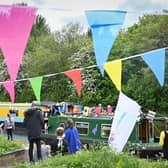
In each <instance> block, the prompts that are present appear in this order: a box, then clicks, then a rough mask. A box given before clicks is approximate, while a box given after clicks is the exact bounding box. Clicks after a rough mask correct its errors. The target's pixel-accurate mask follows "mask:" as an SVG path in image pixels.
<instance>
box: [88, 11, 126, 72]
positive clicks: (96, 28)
mask: <svg viewBox="0 0 168 168" xmlns="http://www.w3.org/2000/svg"><path fill="white" fill-rule="evenodd" d="M85 13H86V17H87V20H88V24H89V26H90V28H91V31H92V38H93V45H94V51H95V55H96V62H97V65H98V67H99V69H100V72H101V74H102V75H104V68H103V66H104V64H105V62H106V61H107V59H108V55H109V53H110V50H111V48H112V46H113V43H114V41H115V39H116V37H117V35H118V33H119V31H120V29H121V27H122V25H123V22H124V19H125V15H126V12H125V11H115V10H95V11H94V10H93V11H92V10H90V11H86V12H85Z"/></svg>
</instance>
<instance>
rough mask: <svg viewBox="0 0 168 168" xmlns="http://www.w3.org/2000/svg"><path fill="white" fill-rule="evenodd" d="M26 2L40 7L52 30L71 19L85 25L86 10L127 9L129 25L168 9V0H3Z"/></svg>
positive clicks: (2, 1) (5, 0)
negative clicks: (142, 17) (141, 17)
mask: <svg viewBox="0 0 168 168" xmlns="http://www.w3.org/2000/svg"><path fill="white" fill-rule="evenodd" d="M23 1H24V2H25V3H27V4H28V5H30V6H35V7H37V8H38V13H39V14H42V15H43V16H44V17H45V18H46V20H47V23H48V24H49V25H50V27H51V29H52V30H57V29H60V28H61V27H62V26H63V25H65V24H67V23H68V22H70V21H73V22H80V23H81V24H83V26H84V27H86V26H87V21H86V18H85V15H84V11H85V10H90V9H92V10H95V9H111V10H113V9H115V10H116V9H119V10H126V11H128V14H127V16H126V20H125V24H124V26H129V25H132V24H134V23H135V22H137V21H138V17H139V16H141V15H142V14H143V13H155V12H160V11H162V10H163V9H168V0H139V1H137V0H122V1H119V0H118V1H117V0H1V4H13V3H21V2H23Z"/></svg>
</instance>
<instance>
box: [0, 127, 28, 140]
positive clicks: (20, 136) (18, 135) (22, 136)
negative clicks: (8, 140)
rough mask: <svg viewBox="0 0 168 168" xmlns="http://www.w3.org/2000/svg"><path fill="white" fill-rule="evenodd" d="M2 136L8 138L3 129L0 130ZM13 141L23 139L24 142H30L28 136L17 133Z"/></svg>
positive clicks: (14, 134)
mask: <svg viewBox="0 0 168 168" xmlns="http://www.w3.org/2000/svg"><path fill="white" fill-rule="evenodd" d="M0 136H3V137H7V133H6V131H4V130H3V129H0ZM13 139H21V140H24V141H28V139H27V136H26V135H23V134H19V133H15V132H14V133H13Z"/></svg>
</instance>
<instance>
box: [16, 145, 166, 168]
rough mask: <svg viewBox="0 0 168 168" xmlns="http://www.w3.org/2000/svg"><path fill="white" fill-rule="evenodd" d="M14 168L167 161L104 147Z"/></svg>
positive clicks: (159, 165) (94, 167)
mask: <svg viewBox="0 0 168 168" xmlns="http://www.w3.org/2000/svg"><path fill="white" fill-rule="evenodd" d="M15 167H16V168H41V167H45V168H51V167H55V168H102V167H103V168H144V167H145V168H167V167H168V161H163V160H158V161H153V162H152V161H148V160H142V159H139V158H137V157H135V156H130V155H128V154H127V153H123V154H115V153H112V152H111V151H109V150H108V149H106V148H103V149H101V150H98V151H81V152H79V153H77V154H74V155H66V156H60V155H57V156H55V157H52V158H49V159H48V160H44V161H39V162H37V164H30V163H23V164H20V165H17V166H15Z"/></svg>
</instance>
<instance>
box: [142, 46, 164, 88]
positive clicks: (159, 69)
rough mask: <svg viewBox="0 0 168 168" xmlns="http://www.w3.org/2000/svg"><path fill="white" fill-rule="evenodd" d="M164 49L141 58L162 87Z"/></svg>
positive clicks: (145, 54) (148, 53)
mask: <svg viewBox="0 0 168 168" xmlns="http://www.w3.org/2000/svg"><path fill="white" fill-rule="evenodd" d="M165 54H166V53H165V48H164V49H158V50H153V51H150V52H147V53H144V54H143V55H142V56H141V57H142V59H143V60H144V61H145V62H146V64H147V65H148V66H149V67H150V68H151V70H152V72H153V73H154V74H155V76H156V78H157V80H158V81H159V83H160V85H161V86H163V85H164V79H165Z"/></svg>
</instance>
